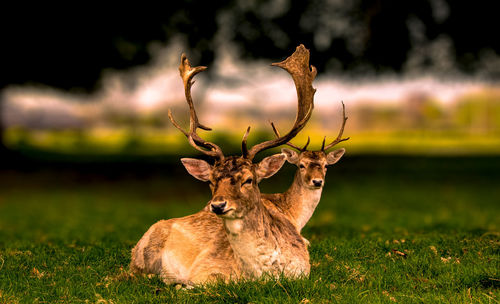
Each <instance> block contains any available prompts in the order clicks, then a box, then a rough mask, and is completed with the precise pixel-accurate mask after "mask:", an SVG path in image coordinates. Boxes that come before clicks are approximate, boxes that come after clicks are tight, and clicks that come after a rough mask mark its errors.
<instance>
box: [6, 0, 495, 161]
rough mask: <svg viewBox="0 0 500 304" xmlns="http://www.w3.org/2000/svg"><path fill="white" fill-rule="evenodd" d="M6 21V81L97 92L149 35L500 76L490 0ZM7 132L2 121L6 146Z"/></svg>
mask: <svg viewBox="0 0 500 304" xmlns="http://www.w3.org/2000/svg"><path fill="white" fill-rule="evenodd" d="M0 20H1V21H0V22H1V28H2V36H1V39H2V47H1V56H0V60H1V69H2V73H1V74H0V75H1V76H0V89H2V88H5V87H7V86H9V85H30V86H50V87H55V88H59V89H63V90H67V91H68V92H71V93H80V94H91V93H93V92H95V91H96V90H97V89H98V88H99V85H100V82H99V81H100V77H101V76H102V74H103V72H105V71H107V70H124V69H128V68H131V67H135V66H140V65H144V64H147V63H148V62H150V60H151V59H152V56H153V53H154V52H153V49H154V47H153V46H154V45H160V46H166V45H169V44H170V43H172V41H181V42H182V44H183V45H184V46H185V48H186V49H187V50H188V51H189V54H190V58H191V60H192V61H193V63H194V64H195V65H197V64H203V65H210V63H211V62H212V61H213V60H214V58H215V57H216V56H217V50H220V49H221V48H224V47H225V46H226V45H228V46H229V45H231V46H232V47H233V48H234V49H235V50H236V51H237V52H238V55H237V56H238V57H239V58H243V59H255V58H268V59H270V60H273V61H275V60H280V59H283V54H289V53H290V51H291V50H293V49H294V48H295V46H296V45H298V44H299V43H303V44H305V45H306V46H307V47H308V48H310V49H311V52H312V53H313V54H314V57H315V65H316V67H317V68H318V70H319V72H320V73H329V74H333V75H337V76H341V77H347V78H353V79H356V78H362V77H367V76H375V77H376V76H379V75H386V74H395V75H406V74H410V75H413V74H423V73H432V74H435V75H439V76H441V75H443V76H446V77H471V78H480V79H482V80H483V81H487V82H495V83H496V82H497V81H498V80H499V79H500V64H498V62H500V61H499V57H498V53H499V52H500V39H498V35H497V30H498V28H499V26H498V25H499V22H498V18H497V10H496V7H495V1H487V0H484V1H452V0H423V1H397V0H355V1H326V0H317V1H286V0H277V1H234V0H233V1H217V2H210V1H175V2H170V1H169V2H168V3H164V4H162V5H141V6H138V5H137V4H133V5H123V4H120V5H118V4H117V5H114V6H113V5H110V4H107V5H105V6H104V5H97V4H89V3H73V4H71V5H55V4H54V5H51V4H45V3H44V4H31V3H22V4H17V5H15V6H11V7H9V8H5V9H4V10H3V12H2V18H0ZM495 60H496V61H495ZM207 74H208V75H210V71H208V73H207ZM0 114H1V102H0ZM2 134H3V131H2V129H1V123H0V151H3V152H2V153H4V154H5V153H6V150H5V148H3V144H2V142H3V141H2V137H1V136H2ZM9 155H11V154H9ZM6 159H7V158H6V157H3V158H2V162H4V163H6Z"/></svg>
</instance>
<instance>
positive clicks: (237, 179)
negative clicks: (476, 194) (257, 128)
mask: <svg viewBox="0 0 500 304" xmlns="http://www.w3.org/2000/svg"><path fill="white" fill-rule="evenodd" d="M273 65H274V66H279V67H281V68H283V69H285V70H286V71H287V72H288V73H289V74H291V76H292V78H293V80H294V83H295V86H296V90H297V97H298V110H297V117H296V118H295V122H294V124H293V126H292V128H291V130H290V131H288V133H286V134H285V135H284V136H278V137H277V138H275V139H273V140H268V141H265V142H262V143H259V144H257V145H255V146H253V147H252V148H250V149H249V148H248V147H247V137H248V135H249V131H250V128H248V129H247V131H246V133H245V135H244V137H243V141H242V156H229V157H225V156H224V154H223V153H222V149H221V148H220V147H218V146H217V145H216V144H214V143H212V142H208V141H205V140H204V139H203V138H201V137H200V136H199V135H198V134H197V129H204V130H210V128H208V127H206V126H203V125H202V124H200V123H199V120H198V117H197V114H196V111H195V108H194V104H193V100H192V98H191V86H192V83H193V82H192V79H193V77H194V76H195V75H196V74H198V73H199V72H201V71H203V70H204V69H205V67H195V68H193V67H191V65H190V64H189V61H188V60H187V58H186V56H185V55H182V57H181V65H180V67H179V70H180V73H181V77H182V79H183V82H184V87H185V95H186V101H187V103H188V106H189V110H190V127H189V131H185V130H183V129H182V128H181V126H180V125H179V124H178V123H177V122H176V121H175V120H174V118H173V115H172V113H171V112H170V111H169V118H170V120H171V121H172V123H173V125H174V126H175V127H176V128H177V129H179V130H180V131H181V132H182V133H183V134H184V135H185V136H186V137H187V138H188V141H189V143H190V144H191V145H192V146H193V147H194V148H195V149H197V150H198V151H200V152H202V153H204V154H205V155H207V156H210V157H212V158H214V159H215V163H214V164H213V165H210V164H209V163H208V162H205V161H203V160H199V159H192V158H183V159H181V161H182V163H183V165H184V167H185V168H186V169H187V171H188V172H189V173H190V174H191V175H193V176H194V177H195V178H197V179H199V180H202V181H205V182H209V183H210V188H211V190H212V199H211V201H210V205H209V206H210V208H209V209H204V210H202V211H200V212H198V213H195V214H193V215H189V216H186V217H182V218H175V219H170V220H163V221H159V222H157V223H156V224H154V225H153V226H151V228H149V230H148V231H147V232H146V233H145V234H144V236H143V237H142V238H141V239H140V241H139V242H138V243H137V245H136V246H135V247H134V249H133V250H132V261H131V264H130V268H131V270H132V271H133V272H136V273H153V274H158V275H160V276H161V278H162V279H163V281H164V282H166V283H174V284H179V283H180V284H184V285H193V284H200V283H205V282H209V281H212V280H214V279H219V278H220V279H224V280H226V281H227V280H237V279H239V278H256V277H260V276H261V275H263V274H265V273H268V274H270V275H274V276H278V275H285V276H287V277H297V276H300V275H307V274H308V273H309V269H310V264H309V253H308V251H307V247H306V244H305V243H304V241H303V239H302V237H301V236H300V234H299V233H298V231H297V229H296V228H295V226H294V224H293V223H292V222H290V220H289V219H288V218H287V217H286V216H284V215H283V214H282V213H280V212H277V211H276V210H273V209H267V208H266V207H265V204H269V202H267V203H266V202H263V200H262V198H261V195H260V191H259V187H258V183H259V182H260V181H261V180H262V179H264V178H268V177H270V176H272V175H273V174H274V173H276V172H277V171H278V170H279V169H280V168H281V166H282V165H283V163H284V162H285V155H283V154H276V155H272V156H269V157H266V158H264V159H263V160H262V161H261V162H259V163H253V159H254V157H255V156H256V155H257V153H259V152H261V151H264V150H266V149H270V148H273V147H277V146H280V145H282V144H285V143H287V142H289V141H290V140H291V139H292V138H294V137H295V136H296V135H297V133H298V132H299V131H300V130H302V129H303V128H304V126H305V124H306V123H307V121H308V120H309V118H310V117H311V113H312V109H313V106H314V105H313V99H314V93H315V89H314V88H313V87H312V81H313V80H314V78H315V76H316V69H315V68H314V67H312V68H310V67H309V51H308V50H307V49H306V48H305V47H304V46H303V45H300V46H299V47H297V49H296V50H295V52H294V53H293V54H292V55H291V56H290V57H288V58H287V59H286V60H284V61H282V62H280V63H275V64H273Z"/></svg>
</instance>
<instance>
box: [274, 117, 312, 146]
mask: <svg viewBox="0 0 500 304" xmlns="http://www.w3.org/2000/svg"><path fill="white" fill-rule="evenodd" d="M271 127H273V131H274V134H276V137H277V138H280V137H281V136H280V132H279V131H278V129H276V127H275V126H274V123H273V122H271ZM310 142H311V138H310V137H309V136H307V142H306V144H305V145H304V147H302V148H300V147H298V146H296V145H294V144H292V143H291V142H289V141H288V142H286V143H285V144H286V145H287V146H290V147H292V148H294V149H297V150H299V151H300V152H304V151H307V146H309V143H310Z"/></svg>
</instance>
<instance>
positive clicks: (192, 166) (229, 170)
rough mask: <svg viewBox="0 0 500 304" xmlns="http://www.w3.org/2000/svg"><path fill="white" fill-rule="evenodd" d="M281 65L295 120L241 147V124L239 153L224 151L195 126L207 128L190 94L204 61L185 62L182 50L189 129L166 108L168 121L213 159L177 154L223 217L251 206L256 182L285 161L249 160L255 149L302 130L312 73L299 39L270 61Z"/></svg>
mask: <svg viewBox="0 0 500 304" xmlns="http://www.w3.org/2000/svg"><path fill="white" fill-rule="evenodd" d="M272 65H273V66H278V67H281V68H283V69H285V70H286V71H287V72H288V73H289V74H290V75H291V76H292V78H293V80H294V83H295V87H296V90H297V98H298V109H297V116H296V118H295V123H294V124H293V126H292V128H291V130H290V131H288V133H287V134H285V135H284V136H277V138H275V139H273V140H268V141H264V142H262V143H259V144H256V145H255V146H253V147H252V148H251V149H248V147H247V137H248V135H249V132H250V127H248V129H247V130H246V132H245V134H244V136H243V140H242V144H241V147H242V155H241V156H230V157H224V154H223V153H222V149H221V148H220V147H218V146H217V145H216V144H214V143H211V142H207V141H205V140H204V139H203V138H201V137H200V136H199V135H198V134H197V133H196V130H197V129H198V128H200V129H203V130H211V129H210V128H208V127H206V126H204V125H202V124H200V123H199V121H198V117H197V115H196V111H195V109H194V105H193V100H192V98H191V86H192V84H193V81H192V79H193V77H194V76H195V75H196V74H198V73H199V72H201V71H203V70H205V69H206V67H194V68H193V67H191V65H190V63H189V61H188V59H187V58H186V56H185V55H184V54H183V55H182V56H181V64H180V66H179V71H180V74H181V77H182V79H183V82H184V88H185V95H186V101H187V103H188V106H189V110H190V129H189V131H185V130H184V129H182V127H181V126H180V125H179V124H178V123H177V122H176V121H175V120H174V118H173V116H172V113H171V111H170V110H169V113H168V115H169V118H170V120H171V122H172V124H173V125H174V126H175V127H176V128H177V129H179V130H180V131H181V132H182V133H183V134H184V135H185V136H186V137H187V139H188V141H189V143H190V144H191V146H193V147H194V148H195V149H197V150H198V151H200V152H202V153H204V154H205V155H207V156H210V157H211V158H213V159H214V160H215V162H214V164H213V165H211V164H209V163H208V162H206V161H204V160H200V159H193V158H183V159H181V161H182V163H183V165H184V167H185V168H186V169H187V171H188V172H189V173H190V174H191V175H192V176H194V177H195V178H197V179H199V180H201V181H205V182H209V183H210V188H211V190H212V199H211V203H210V209H211V211H212V212H214V213H216V214H217V215H219V216H221V217H223V218H242V217H243V216H244V215H245V214H247V213H248V212H249V211H250V210H252V209H253V208H255V207H256V206H257V205H258V202H259V201H260V191H259V188H258V183H259V182H260V181H261V180H262V179H264V178H268V177H271V176H272V175H273V174H275V173H276V172H277V171H278V170H279V169H280V168H281V166H282V165H283V163H284V162H285V158H286V157H285V155H283V154H276V155H272V156H269V157H266V158H264V159H263V160H262V161H260V162H259V163H253V161H252V160H253V158H254V157H255V155H256V154H257V153H259V152H261V151H264V150H267V149H270V148H273V147H277V146H280V145H282V144H285V143H286V142H288V141H290V140H291V139H292V138H294V137H295V136H296V135H297V133H298V132H299V131H300V130H302V129H303V128H304V126H305V124H306V123H307V121H308V120H309V118H310V117H311V113H312V109H313V107H314V93H315V91H316V90H315V89H314V88H313V87H312V81H313V80H314V78H315V76H316V69H315V68H314V67H309V51H308V50H307V49H306V48H305V47H304V46H303V45H300V46H298V47H297V49H296V50H295V52H294V53H293V54H292V55H291V56H290V57H288V58H287V59H285V60H284V61H282V62H280V63H273V64H272Z"/></svg>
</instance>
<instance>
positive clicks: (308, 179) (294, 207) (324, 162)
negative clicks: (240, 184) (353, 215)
mask: <svg viewBox="0 0 500 304" xmlns="http://www.w3.org/2000/svg"><path fill="white" fill-rule="evenodd" d="M342 117H343V121H342V126H341V128H340V131H339V134H338V136H337V138H336V139H335V140H333V141H332V142H331V143H329V144H328V145H325V141H326V137H325V138H324V139H323V143H322V145H321V150H319V151H308V150H307V147H308V145H309V142H310V138H309V137H308V138H307V142H306V144H305V145H304V147H302V148H301V147H299V146H296V145H294V144H292V143H291V142H287V143H286V145H288V146H290V147H292V148H294V149H296V150H297V151H298V153H297V152H296V151H294V150H290V149H286V148H283V149H281V152H282V153H283V154H284V155H285V156H286V160H287V161H288V162H289V163H291V164H294V165H296V166H297V167H298V170H297V172H296V173H295V178H294V180H293V182H292V185H291V186H290V188H288V190H287V191H285V192H283V193H273V194H264V193H263V194H262V197H263V198H264V199H266V201H270V202H271V203H272V205H271V206H270V207H271V208H273V207H276V208H278V210H279V211H280V212H282V213H283V214H285V215H286V216H287V217H288V219H289V220H290V221H291V222H292V223H293V224H294V225H295V227H296V228H297V230H298V231H299V233H300V231H301V230H302V228H304V226H305V224H307V222H308V221H309V219H310V218H311V216H312V214H313V213H314V210H315V209H316V206H318V203H319V200H320V199H321V193H322V190H323V186H324V185H325V176H326V170H327V166H329V165H333V164H335V163H336V162H338V161H339V160H340V158H341V157H342V156H343V155H344V153H345V149H344V148H340V149H337V150H335V151H332V152H327V151H328V150H329V149H331V148H333V147H334V146H335V145H337V144H338V143H340V142H343V141H346V140H348V139H349V137H347V138H342V134H343V133H344V127H345V123H346V121H347V117H346V116H345V106H344V103H343V102H342ZM271 126H272V128H273V131H274V133H275V134H276V137H278V138H279V137H280V133H279V132H278V129H277V128H276V127H275V125H274V123H271ZM306 243H308V241H306Z"/></svg>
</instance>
